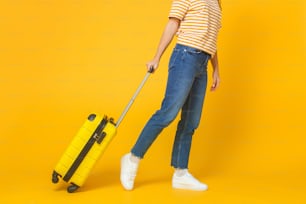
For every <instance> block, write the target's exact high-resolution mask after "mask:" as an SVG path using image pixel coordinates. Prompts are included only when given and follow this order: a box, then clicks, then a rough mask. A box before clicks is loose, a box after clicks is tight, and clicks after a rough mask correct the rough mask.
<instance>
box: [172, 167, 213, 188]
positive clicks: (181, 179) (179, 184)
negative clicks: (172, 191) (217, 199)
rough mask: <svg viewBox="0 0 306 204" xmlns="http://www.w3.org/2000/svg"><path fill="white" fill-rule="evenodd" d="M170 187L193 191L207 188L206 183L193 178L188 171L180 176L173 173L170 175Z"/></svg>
mask: <svg viewBox="0 0 306 204" xmlns="http://www.w3.org/2000/svg"><path fill="white" fill-rule="evenodd" d="M172 187H173V188H177V189H185V190H194V191H206V190H207V189H208V186H207V185H206V184H204V183H201V182H200V181H199V180H197V179H196V178H194V177H193V176H192V175H191V174H190V173H189V172H188V171H186V173H185V174H184V175H182V176H178V175H177V174H176V173H174V174H173V177H172Z"/></svg>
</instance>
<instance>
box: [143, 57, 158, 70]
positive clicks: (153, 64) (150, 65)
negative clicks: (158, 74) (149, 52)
mask: <svg viewBox="0 0 306 204" xmlns="http://www.w3.org/2000/svg"><path fill="white" fill-rule="evenodd" d="M158 64H159V60H157V59H153V60H151V61H149V62H147V64H146V65H147V70H148V72H151V73H153V72H154V71H155V70H156V69H157V68H158ZM152 68H153V70H151V69H152Z"/></svg>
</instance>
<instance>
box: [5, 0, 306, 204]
mask: <svg viewBox="0 0 306 204" xmlns="http://www.w3.org/2000/svg"><path fill="white" fill-rule="evenodd" d="M170 5H171V1H170V0H166V1H165V0H154V1H147V0H146V1H145V0H132V1H125V0H122V1H111V0H99V1H97V0H88V1H85V0H83V1H82V0H64V1H58V0H53V1H51V0H26V1H25V0H12V1H1V2H0V68H1V72H0V87H1V92H0V96H1V106H0V113H1V121H0V122H1V129H0V155H1V156H0V164H1V168H0V179H1V181H0V194H1V196H0V202H1V203H25V204H34V203H35V204H36V203H144V201H146V202H148V203H158V202H160V203H161V202H170V203H183V202H184V203H186V202H188V203H200V202H201V203H306V196H305V195H304V194H305V192H306V187H305V183H306V175H305V172H306V150H305V147H306V137H305V136H306V122H305V114H306V108H305V104H306V86H305V82H306V71H305V70H306V69H305V68H306V63H305V58H306V37H305V36H306V26H305V25H306V3H305V1H304V0H282V1H276V0H253V1H243V0H230V1H229V0H223V20H222V24H223V27H222V30H221V32H220V36H219V41H218V49H219V62H220V73H221V87H220V88H219V90H218V91H217V92H214V93H212V92H207V95H206V100H205V105H204V112H203V117H202V121H201V125H200V127H199V128H198V130H197V131H196V134H195V136H194V140H193V148H192V152H191V159H190V171H191V172H192V173H193V174H194V175H195V176H196V177H198V178H199V179H200V180H202V181H204V182H206V183H207V184H208V185H209V187H210V189H209V191H207V192H204V193H199V192H188V191H178V190H173V189H172V188H171V176H172V169H171V168H170V166H169V163H170V156H171V147H172V142H173V137H174V136H173V135H174V132H175V128H176V122H177V120H176V121H175V122H174V123H172V124H171V125H170V126H169V127H168V128H167V129H165V130H164V131H163V133H162V134H161V135H160V137H159V138H158V140H157V141H156V142H155V143H154V145H153V146H152V148H151V149H150V150H149V152H148V154H147V155H146V159H145V160H143V161H142V164H141V167H140V171H139V174H138V177H137V180H136V184H135V185H136V189H135V190H134V191H133V192H126V191H124V190H123V189H122V187H121V186H120V182H119V160H120V157H121V156H122V155H123V154H124V153H126V152H128V151H129V150H130V148H131V146H132V145H133V143H134V142H135V140H136V138H137V136H138V134H139V132H140V131H141V129H142V127H143V126H144V124H145V122H146V120H147V119H148V118H149V116H150V115H151V114H152V113H153V112H154V111H155V110H156V109H157V108H159V105H160V102H161V99H162V97H163V93H164V88H165V83H166V77H167V63H168V59H169V55H170V53H171V48H172V47H173V46H174V41H173V43H172V44H171V45H170V47H169V49H168V50H167V51H166V53H165V54H164V57H163V59H162V61H161V64H160V68H159V69H158V71H157V72H156V73H155V74H154V75H152V76H151V77H150V79H149V81H148V82H147V84H146V85H145V87H144V89H143V90H142V92H141V94H140V95H139V97H138V98H137V100H136V101H135V103H134V106H133V107H132V108H131V110H130V112H129V113H128V115H127V117H126V118H125V120H124V121H123V123H122V125H121V126H120V128H119V130H118V134H117V135H116V138H115V139H114V140H113V142H112V143H111V145H110V146H109V148H108V149H107V151H106V152H105V154H104V155H103V157H102V158H101V160H100V161H99V162H98V164H97V166H96V168H95V169H94V170H93V172H92V174H91V175H90V177H89V178H88V180H87V182H86V184H85V186H84V187H83V188H82V189H81V190H80V191H79V193H76V194H73V195H71V194H67V193H66V191H65V187H66V185H65V184H63V183H61V184H58V185H53V184H52V183H51V172H52V170H53V168H54V166H55V164H56V162H57V161H58V159H59V157H60V156H61V154H62V153H63V151H64V149H65V148H66V147H67V146H68V144H69V142H70V141H71V139H72V137H73V136H74V134H75V133H76V132H77V130H78V128H79V127H80V126H81V125H82V123H83V122H84V120H85V118H86V117H87V115H88V114H89V113H92V112H97V113H100V114H107V115H109V116H113V117H114V118H115V119H117V118H118V117H119V115H120V113H121V111H122V110H123V108H124V107H125V105H126V104H127V102H128V101H129V99H130V97H131V96H132V94H133V93H134V91H135V89H136V88H137V86H138V84H139V83H140V81H141V80H142V78H143V77H144V74H145V66H144V65H145V63H146V61H148V60H150V59H151V57H152V56H153V54H154V52H155V49H156V46H157V43H158V41H159V38H160V36H161V33H162V31H163V28H164V26H165V24H166V22H167V15H168V11H169V8H170ZM209 76H211V66H209ZM208 85H209V86H210V85H211V77H210V78H209V84H208Z"/></svg>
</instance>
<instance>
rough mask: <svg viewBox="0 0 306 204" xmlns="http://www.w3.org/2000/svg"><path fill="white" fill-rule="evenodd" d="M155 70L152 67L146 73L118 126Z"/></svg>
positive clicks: (117, 125) (117, 124)
mask: <svg viewBox="0 0 306 204" xmlns="http://www.w3.org/2000/svg"><path fill="white" fill-rule="evenodd" d="M153 72H154V68H153V67H150V69H149V71H148V72H147V73H146V75H145V77H144V79H143V80H142V82H141V83H140V85H139V86H138V88H137V90H136V92H135V93H134V95H133V96H132V98H131V100H130V102H129V103H128V105H127V106H126V107H125V109H124V110H123V112H122V114H121V115H120V117H119V119H118V121H117V123H116V127H119V125H120V123H121V122H122V120H123V118H124V117H125V115H126V114H127V112H128V111H129V109H130V108H131V106H132V104H133V103H134V101H135V99H136V97H137V96H138V94H139V92H140V91H141V89H142V87H143V85H144V84H145V83H146V81H147V79H148V78H149V76H150V74H151V73H153Z"/></svg>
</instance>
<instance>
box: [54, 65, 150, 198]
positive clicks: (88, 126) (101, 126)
mask: <svg viewBox="0 0 306 204" xmlns="http://www.w3.org/2000/svg"><path fill="white" fill-rule="evenodd" d="M152 72H153V69H151V70H150V71H149V72H148V73H147V74H146V76H145V78H144V79H143V81H142V82H141V84H140V85H139V87H138V89H137V90H136V92H135V94H134V95H133V97H132V99H131V100H130V102H129V104H128V105H127V107H126V108H125V110H124V111H123V113H122V114H121V116H120V117H119V119H118V121H117V123H115V122H114V120H113V118H108V117H107V116H103V117H102V116H101V115H98V114H90V115H89V116H88V118H87V119H86V121H85V123H84V124H83V126H82V127H81V129H80V130H79V131H78V133H77V134H76V136H75V137H74V139H73V140H72V142H71V143H70V145H69V146H68V148H67V149H66V151H65V152H64V154H63V155H62V157H61V158H60V160H59V162H58V163H57V165H56V166H55V168H54V171H53V174H52V182H53V183H58V182H59V178H61V179H62V180H64V181H65V182H67V183H70V186H69V187H68V188H67V191H68V192H69V193H72V192H74V191H76V190H77V189H78V188H79V187H81V186H83V184H84V182H85V180H86V178H87V177H88V176H89V173H90V171H91V170H92V168H93V167H94V165H95V164H96V162H97V160H98V159H99V157H100V156H101V155H102V153H103V151H104V150H105V149H106V147H107V146H108V144H109V143H110V142H111V140H112V138H113V137H114V136H115V135H116V129H117V128H118V126H119V124H120V123H121V121H122V120H123V118H124V116H125V115H126V113H127V112H128V110H129V109H130V107H131V105H132V104H133V102H134V100H135V98H136V96H137V95H138V93H139V92H140V90H141V88H142V87H143V85H144V83H145V82H146V80H147V78H148V77H149V75H150V73H152Z"/></svg>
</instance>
